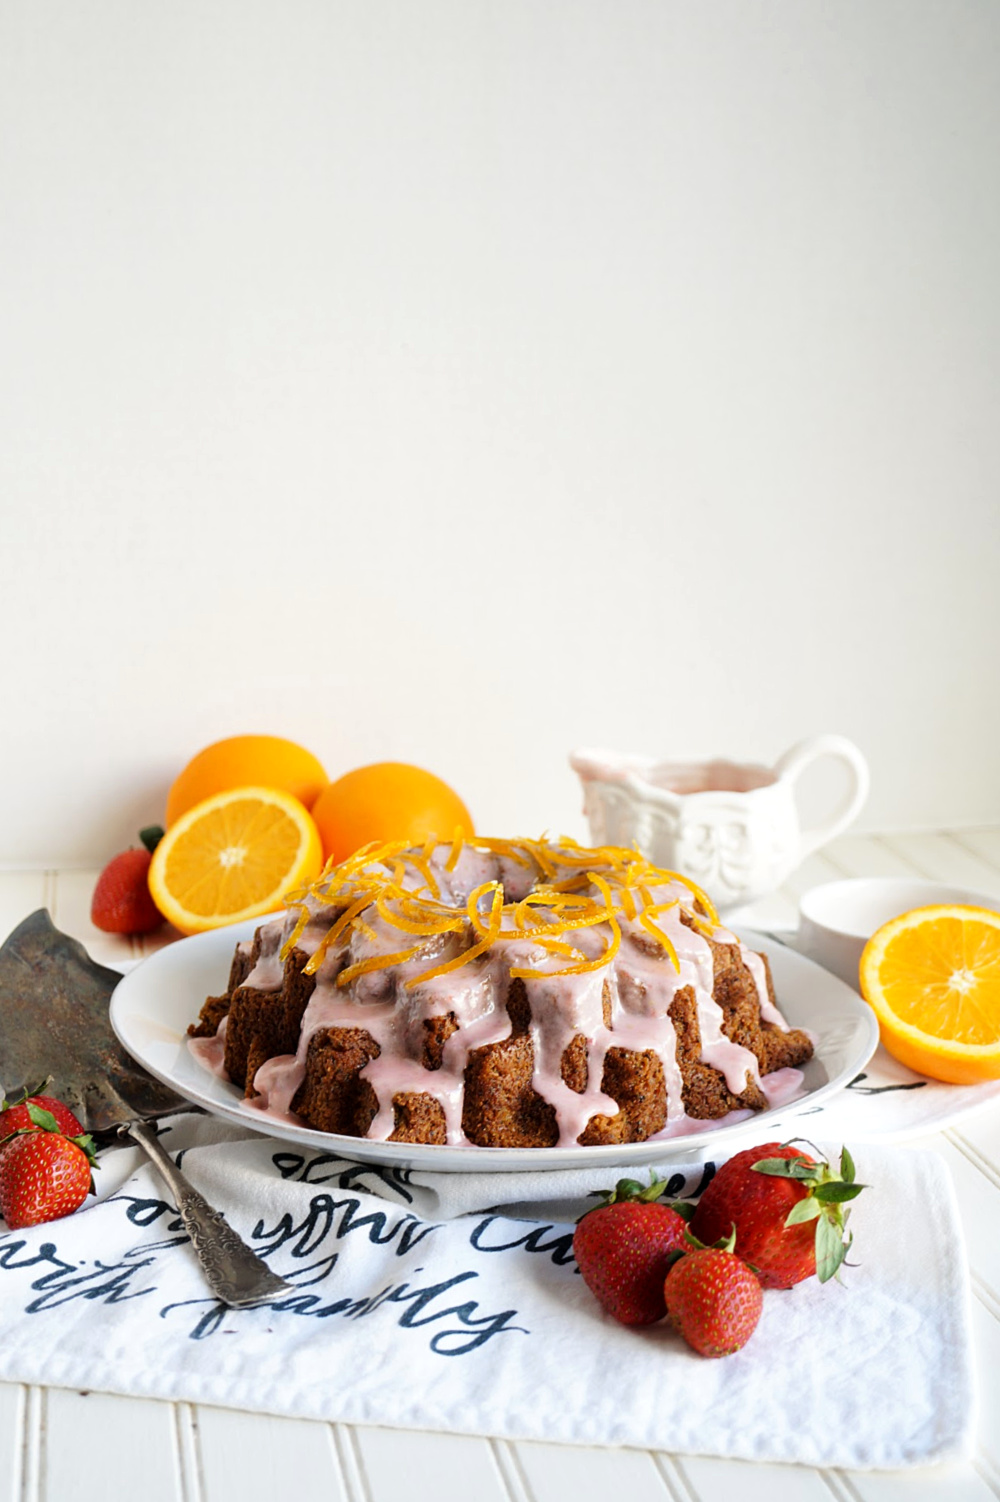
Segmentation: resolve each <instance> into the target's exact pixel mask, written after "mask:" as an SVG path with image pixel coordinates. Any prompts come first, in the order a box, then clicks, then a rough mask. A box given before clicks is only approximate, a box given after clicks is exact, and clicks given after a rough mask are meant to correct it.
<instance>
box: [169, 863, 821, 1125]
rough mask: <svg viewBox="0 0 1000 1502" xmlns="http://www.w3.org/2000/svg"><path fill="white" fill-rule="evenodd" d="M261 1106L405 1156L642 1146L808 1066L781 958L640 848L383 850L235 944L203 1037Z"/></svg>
mask: <svg viewBox="0 0 1000 1502" xmlns="http://www.w3.org/2000/svg"><path fill="white" fill-rule="evenodd" d="M189 1033H190V1034H191V1035H192V1041H191V1047H192V1048H193V1049H194V1051H195V1053H196V1054H197V1055H198V1057H199V1058H200V1059H201V1060H202V1062H203V1063H204V1064H206V1065H207V1066H208V1067H209V1068H212V1069H214V1070H215V1071H216V1072H217V1073H219V1074H224V1075H225V1076H227V1077H228V1078H229V1079H230V1080H232V1081H233V1082H234V1083H235V1084H237V1085H239V1086H241V1087H243V1089H244V1090H245V1093H246V1097H247V1101H248V1104H251V1105H253V1106H254V1107H256V1108H257V1109H260V1110H264V1111H266V1112H268V1113H269V1114H271V1115H276V1116H278V1117H281V1118H284V1119H286V1120H293V1121H296V1122H298V1123H300V1124H304V1125H307V1126H310V1127H315V1128H318V1129H319V1130H321V1131H328V1132H339V1133H343V1134H345V1135H347V1136H352V1137H369V1138H374V1139H377V1140H386V1139H388V1140H391V1141H395V1142H425V1143H473V1144H476V1145H478V1146H482V1147H551V1146H555V1145H560V1146H569V1145H572V1144H575V1143H580V1144H583V1145H588V1146H589V1145H591V1144H598V1143H622V1142H642V1141H645V1140H646V1139H647V1138H649V1137H653V1136H655V1135H657V1134H662V1135H663V1136H665V1137H666V1136H671V1135H674V1134H676V1133H678V1132H681V1131H684V1130H692V1129H693V1126H692V1123H694V1122H698V1121H706V1120H709V1119H715V1118H718V1117H721V1116H725V1115H726V1114H727V1113H729V1112H730V1111H734V1110H740V1109H746V1108H749V1109H750V1110H760V1109H762V1108H763V1107H765V1106H766V1105H767V1104H768V1088H769V1079H768V1077H769V1076H771V1077H772V1078H773V1076H774V1074H775V1071H778V1070H782V1069H786V1068H789V1067H795V1066H797V1065H799V1064H801V1063H803V1062H804V1061H805V1060H806V1059H808V1058H809V1057H810V1055H811V1054H812V1043H811V1041H810V1039H809V1037H808V1036H807V1035H806V1034H805V1033H803V1032H799V1031H795V1030H791V1029H789V1028H788V1026H787V1024H786V1023H785V1021H784V1019H783V1018H782V1016H781V1013H780V1012H779V1011H778V1008H777V1005H776V1003H775V999H774V991H773V987H772V984H771V976H770V971H769V968H768V963H767V959H766V956H763V955H759V954H754V953H753V952H751V951H750V950H749V949H747V947H746V946H745V945H744V944H742V943H741V942H740V940H739V939H738V938H736V936H735V935H734V934H732V933H730V932H729V931H728V930H727V929H726V928H724V927H723V926H722V925H721V924H720V922H719V919H718V916H717V915H716V913H715V911H714V909H713V907H712V905H711V903H710V902H709V900H708V898H707V897H706V896H705V894H704V893H703V892H701V891H700V890H699V889H698V888H697V887H695V886H694V885H693V883H691V882H689V881H687V879H686V878H684V877H681V876H678V875H677V874H676V873H674V872H671V871H663V870H660V869H658V868H657V867H655V866H651V865H650V864H649V863H648V862H647V861H645V860H644V859H643V858H642V857H641V856H639V855H638V854H637V853H636V852H635V851H634V850H618V849H602V850H587V849H584V848H583V847H581V846H578V845H576V844H574V843H573V842H572V841H569V840H563V841H560V842H559V843H558V844H548V843H544V842H542V841H531V840H516V841H515V840H511V841H505V840H487V839H479V838H477V839H476V840H475V841H471V842H470V841H463V839H462V838H461V836H460V835H458V834H456V837H455V839H454V840H453V841H452V842H450V843H438V842H435V841H433V840H429V841H428V842H427V844H426V845H424V846H423V848H413V847H407V846H405V845H402V844H395V845H384V846H381V847H377V848H374V847H366V848H365V849H363V850H361V851H359V852H358V853H357V854H356V855H354V856H352V857H351V859H350V860H348V861H345V862H344V863H343V864H341V865H339V866H335V867H334V868H333V869H331V870H327V871H326V872H324V874H323V875H322V876H321V877H320V878H319V880H318V881H316V882H315V883H313V885H312V886H311V887H309V888H308V889H305V890H303V891H300V892H297V893H295V894H293V895H292V896H291V897H290V899H289V909H288V913H287V915H286V916H285V917H284V918H278V919H276V920H275V921H274V922H271V923H265V924H264V925H263V926H262V927H261V928H259V929H258V930H257V933H256V935H255V937H254V938H253V940H252V941H247V942H245V943H242V944H240V945H239V946H238V947H237V950H236V954H235V956H234V958H233V963H232V969H231V972H230V976H229V983H228V986H227V989H226V992H225V995H222V996H216V997H209V998H208V1000H207V1001H206V1002H205V1005H204V1007H203V1009H202V1013H201V1018H200V1020H199V1022H198V1023H197V1024H196V1025H193V1026H192V1027H191V1028H189Z"/></svg>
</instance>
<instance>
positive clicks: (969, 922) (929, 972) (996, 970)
mask: <svg viewBox="0 0 1000 1502" xmlns="http://www.w3.org/2000/svg"><path fill="white" fill-rule="evenodd" d="M860 974H861V994H862V995H863V996H864V998H865V1000H866V1001H867V1002H868V1003H869V1004H870V1005H871V1006H872V1008H873V1009H874V1011H875V1015H876V1016H877V1017H878V1021H879V1030H880V1032H881V1035H882V1042H883V1043H884V1044H885V1047H886V1048H887V1049H888V1050H889V1052H890V1053H891V1054H892V1055H893V1057H894V1058H897V1059H899V1060H900V1062H901V1063H903V1064H907V1065H909V1067H910V1068H911V1069H915V1070H916V1071H917V1072H918V1074H928V1075H930V1076H931V1078H932V1079H936V1080H947V1081H949V1082H950V1083H952V1084H956V1085H975V1084H979V1083H981V1082H982V1081H983V1080H993V1079H1000V913H995V912H992V911H991V910H990V909H989V908H984V907H963V906H959V905H952V904H944V905H941V906H937V907H918V908H914V910H913V911H912V912H909V913H903V914H902V915H901V916H900V917H898V918H893V919H891V921H890V922H888V923H886V924H884V925H883V926H882V927H881V928H880V929H879V930H878V932H877V933H875V934H873V935H872V937H871V938H870V939H869V941H868V943H867V944H866V945H865V950H864V953H863V954H862V956H861V972H860Z"/></svg>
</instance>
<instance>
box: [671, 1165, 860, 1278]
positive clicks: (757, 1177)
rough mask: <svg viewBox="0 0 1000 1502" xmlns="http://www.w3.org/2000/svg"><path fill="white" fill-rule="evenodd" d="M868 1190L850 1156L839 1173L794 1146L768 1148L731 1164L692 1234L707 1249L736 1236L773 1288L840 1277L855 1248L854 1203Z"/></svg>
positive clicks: (710, 1191)
mask: <svg viewBox="0 0 1000 1502" xmlns="http://www.w3.org/2000/svg"><path fill="white" fill-rule="evenodd" d="M863 1188H864V1185H862V1184H858V1183H857V1182H856V1178H855V1168H854V1162H853V1159H852V1158H851V1155H850V1153H849V1152H848V1150H847V1149H846V1148H845V1149H844V1150H843V1152H842V1153H841V1156H840V1165H839V1171H838V1169H837V1168H834V1167H832V1166H831V1165H830V1164H829V1163H826V1162H824V1161H822V1160H817V1159H816V1158H813V1157H811V1156H810V1155H809V1154H808V1153H805V1152H803V1151H801V1150H800V1149H799V1148H797V1147H796V1146H795V1145H793V1144H792V1143H789V1142H768V1143H764V1144H762V1145H761V1146H760V1147H757V1148H749V1149H747V1150H745V1151H744V1152H742V1153H737V1154H736V1155H735V1157H733V1158H731V1159H730V1160H729V1162H728V1163H725V1164H723V1166H722V1167H721V1168H720V1169H719V1172H718V1173H717V1174H716V1176H715V1178H714V1179H713V1180H712V1182H711V1184H709V1186H708V1188H707V1189H706V1190H705V1193H704V1194H703V1195H702V1197H701V1199H700V1201H699V1202H698V1205H697V1208H696V1210H695V1213H694V1216H693V1217H692V1222H691V1230H692V1232H693V1234H694V1235H695V1236H697V1237H698V1238H699V1239H700V1240H701V1241H703V1242H705V1243H709V1244H711V1243H713V1242H716V1241H717V1240H718V1238H719V1237H720V1236H723V1235H726V1234H727V1233H729V1232H730V1231H732V1230H734V1229H735V1231H736V1251H737V1254H738V1255H739V1256H741V1257H742V1258H743V1259H744V1260H745V1261H746V1262H747V1263H749V1265H750V1266H751V1267H752V1268H753V1269H754V1271H755V1272H756V1273H757V1276H758V1277H759V1278H760V1281H761V1283H762V1284H763V1285H764V1287H766V1288H791V1287H792V1286H793V1285H794V1284H795V1283H799V1282H801V1281H802V1279H803V1278H810V1277H812V1276H813V1275H814V1274H816V1275H817V1276H818V1277H819V1279H820V1281H821V1282H823V1283H825V1282H827V1281H829V1279H831V1278H834V1277H836V1276H837V1273H838V1270H839V1268H840V1266H841V1264H842V1263H843V1261H844V1258H845V1257H846V1255H847V1251H848V1248H849V1247H850V1245H851V1241H850V1237H849V1236H846V1235H845V1228H846V1223H847V1218H848V1215H849V1211H848V1210H847V1209H846V1208H845V1207H846V1206H847V1205H848V1203H849V1202H850V1201H851V1200H853V1199H855V1198H856V1197H857V1195H858V1194H860V1193H861V1191H862V1189H863Z"/></svg>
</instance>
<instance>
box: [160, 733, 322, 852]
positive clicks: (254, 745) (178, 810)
mask: <svg viewBox="0 0 1000 1502" xmlns="http://www.w3.org/2000/svg"><path fill="white" fill-rule="evenodd" d="M329 780H330V779H329V778H328V777H327V775H326V773H325V772H324V770H323V768H322V766H321V765H320V763H319V762H318V761H317V760H316V758H315V756H313V754H312V752H311V751H307V750H306V749H305V747H304V746H297V745H296V744H295V742H294V741H286V740H284V739H283V738H282V737H281V736H280V735H231V736H229V737H228V738H227V739H226V740H224V741H213V743H212V745H211V746H206V747H205V749H204V751H199V752H198V755H197V756H195V757H194V758H193V759H192V760H191V761H189V762H188V764H187V766H186V767H185V768H184V770H183V772H182V773H181V774H180V776H179V777H178V778H177V780H176V781H175V782H174V784H173V786H172V787H171V789H170V792H169V793H168V794H167V811H166V818H165V822H166V825H167V828H168V829H169V828H170V825H171V824H176V822H177V820H178V819H179V818H180V816H181V814H186V813H187V811H188V809H189V808H194V806H195V804H196V803H201V802H203V800H204V799H205V798H214V797H215V795H216V793H228V792H229V790H230V789H231V788H238V787H268V788H278V789H280V791H281V792H283V793H291V794H292V796H293V798H298V800H299V802H300V803H304V804H305V806H306V808H311V807H312V805H313V804H314V803H315V802H316V799H317V797H318V796H319V794H320V792H321V791H322V790H323V788H325V787H326V785H327V783H328V782H329Z"/></svg>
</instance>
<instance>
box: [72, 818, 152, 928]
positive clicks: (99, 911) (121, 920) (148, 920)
mask: <svg viewBox="0 0 1000 1502" xmlns="http://www.w3.org/2000/svg"><path fill="white" fill-rule="evenodd" d="M160 832H161V833H162V831H160ZM147 833H148V831H147V830H143V832H142V837H143V839H145V837H146V834H147ZM151 860H152V856H151V854H150V851H149V850H148V849H146V850H123V851H122V853H121V855H116V856H115V857H114V859H113V860H111V861H109V862H108V864H107V865H106V866H105V868H104V870H103V871H102V872H101V874H100V876H99V877H98V878H97V885H96V887H95V888H94V896H93V899H92V901H91V904H90V921H91V922H92V923H93V925H94V927H95V928H101V929H103V930H104V932H105V933H108V934H148V933H152V931H153V929H154V928H159V926H160V924H161V923H162V922H163V914H162V913H161V912H160V910H159V908H158V907H157V906H156V903H155V902H154V901H153V899H152V897H151V896H150V892H149V881H148V876H149V863H150V861H151Z"/></svg>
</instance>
